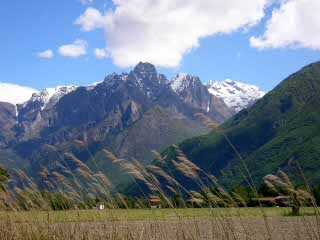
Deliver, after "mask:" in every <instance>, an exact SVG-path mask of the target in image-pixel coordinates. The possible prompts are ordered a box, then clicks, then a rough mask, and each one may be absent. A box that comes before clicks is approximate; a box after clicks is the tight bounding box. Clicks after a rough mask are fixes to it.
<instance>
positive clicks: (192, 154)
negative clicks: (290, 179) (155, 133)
mask: <svg viewBox="0 0 320 240" xmlns="http://www.w3.org/2000/svg"><path fill="white" fill-rule="evenodd" d="M221 129H222V131H223V132H224V133H225V135H226V136H227V137H228V138H229V139H230V141H231V142H232V144H233V145H234V146H235V148H236V149H237V150H238V151H239V153H240V155H241V156H242V157H243V158H244V161H245V163H246V165H247V166H248V168H249V171H250V173H251V175H252V177H253V178H254V180H255V181H256V182H258V183H259V182H261V179H262V177H263V176H265V175H266V174H269V173H273V172H275V171H277V170H278V169H279V168H282V169H284V170H286V171H287V172H289V173H290V174H291V175H292V176H295V180H296V181H298V182H299V181H301V177H299V176H301V174H300V172H301V171H300V170H299V169H300V168H301V169H303V172H304V174H305V175H306V176H307V178H308V180H310V181H311V182H314V183H319V182H320V174H319V173H320V63H314V64H311V65H309V66H307V67H305V68H303V69H302V70H301V71H299V72H297V73H295V74H293V75H291V76H290V77H288V78H287V79H286V80H284V81H283V82H282V83H281V84H280V85H279V86H277V87H276V88H275V89H274V90H273V91H271V92H270V93H268V94H267V95H266V96H265V97H264V98H262V99H261V100H259V101H258V102H257V103H256V104H255V105H254V106H253V107H251V108H250V109H246V110H243V111H241V112H240V113H239V114H237V115H236V116H234V117H233V118H232V119H230V120H229V121H227V122H226V123H225V124H223V125H222V126H221ZM179 147H180V148H181V150H182V151H183V152H184V153H185V154H186V155H187V156H188V158H189V159H190V160H192V161H193V162H194V163H196V164H197V165H199V166H200V167H201V168H202V169H204V170H206V172H208V173H213V174H215V175H216V176H218V177H219V179H220V180H221V181H222V182H223V183H226V184H227V185H233V184H239V183H243V182H244V179H245V177H244V176H243V175H246V174H245V171H244V169H243V164H241V161H240V160H239V157H237V156H236V154H235V151H233V150H232V148H231V146H230V144H228V142H227V141H226V138H225V137H224V136H223V134H221V132H219V131H216V130H213V132H212V133H210V134H208V135H205V136H201V137H196V138H192V139H189V140H186V141H184V142H182V143H181V144H180V145H179ZM164 155H167V156H168V157H167V161H168V164H169V162H170V161H169V160H170V159H173V158H175V151H174V148H173V147H171V148H169V149H167V150H166V151H165V152H164Z"/></svg>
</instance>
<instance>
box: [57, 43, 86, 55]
mask: <svg viewBox="0 0 320 240" xmlns="http://www.w3.org/2000/svg"><path fill="white" fill-rule="evenodd" d="M87 46H88V43H87V42H86V41H84V40H80V39H78V40H76V41H74V42H73V43H72V44H68V45H63V46H61V47H60V48H59V53H60V55H61V56H64V57H68V58H79V57H82V56H84V55H86V54H87Z"/></svg>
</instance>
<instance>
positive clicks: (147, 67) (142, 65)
mask: <svg viewBox="0 0 320 240" xmlns="http://www.w3.org/2000/svg"><path fill="white" fill-rule="evenodd" d="M133 72H134V73H136V74H140V75H157V69H156V67H155V66H154V65H152V64H151V63H148V62H139V63H138V64H137V66H135V68H134V70H133Z"/></svg>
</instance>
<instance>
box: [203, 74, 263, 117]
mask: <svg viewBox="0 0 320 240" xmlns="http://www.w3.org/2000/svg"><path fill="white" fill-rule="evenodd" d="M208 90H209V92H210V93H211V94H212V95H214V96H216V97H220V98H222V99H223V100H224V102H225V103H226V105H227V106H228V107H230V108H232V109H233V110H235V111H236V112H239V111H241V110H242V109H244V108H246V107H248V106H250V105H252V104H253V103H254V102H256V101H257V100H258V99H260V98H262V97H263V96H264V95H265V92H263V91H261V90H260V89H259V88H258V87H257V86H254V85H250V84H246V83H242V82H238V81H233V80H230V79H227V80H225V81H209V82H208Z"/></svg>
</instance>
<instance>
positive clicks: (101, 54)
mask: <svg viewBox="0 0 320 240" xmlns="http://www.w3.org/2000/svg"><path fill="white" fill-rule="evenodd" d="M94 55H95V56H96V58H97V59H100V60H101V59H106V58H108V57H109V53H108V51H107V50H106V49H101V48H96V49H95V50H94Z"/></svg>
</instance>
